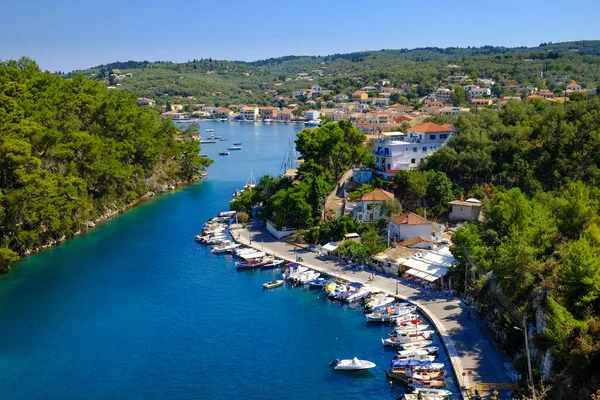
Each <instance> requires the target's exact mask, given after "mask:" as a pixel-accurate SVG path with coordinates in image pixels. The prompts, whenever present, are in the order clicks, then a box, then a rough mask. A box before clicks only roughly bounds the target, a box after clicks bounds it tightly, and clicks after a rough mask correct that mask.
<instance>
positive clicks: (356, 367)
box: [329, 357, 376, 371]
mask: <svg viewBox="0 0 600 400" xmlns="http://www.w3.org/2000/svg"><path fill="white" fill-rule="evenodd" d="M329 366H331V367H333V369H336V370H338V371H365V370H368V369H371V368H375V367H376V365H375V363H373V362H371V361H367V360H359V359H358V358H356V357H354V358H353V359H352V360H333V361H332V362H331V363H330V364H329Z"/></svg>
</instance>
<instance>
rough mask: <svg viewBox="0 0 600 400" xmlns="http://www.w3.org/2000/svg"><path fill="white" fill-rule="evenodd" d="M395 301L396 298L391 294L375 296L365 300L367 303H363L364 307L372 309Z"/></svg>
mask: <svg viewBox="0 0 600 400" xmlns="http://www.w3.org/2000/svg"><path fill="white" fill-rule="evenodd" d="M395 301H396V299H395V298H393V297H391V296H384V297H376V298H374V299H372V300H369V301H368V302H367V304H366V305H365V307H366V308H367V309H370V310H372V309H374V308H376V307H387V306H389V305H392V304H394V302H395Z"/></svg>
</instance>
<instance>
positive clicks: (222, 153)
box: [219, 151, 230, 156]
mask: <svg viewBox="0 0 600 400" xmlns="http://www.w3.org/2000/svg"><path fill="white" fill-rule="evenodd" d="M229 154H230V153H229V152H228V151H221V152H219V155H220V156H228V155H229Z"/></svg>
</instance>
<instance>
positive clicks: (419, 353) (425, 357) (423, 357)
mask: <svg viewBox="0 0 600 400" xmlns="http://www.w3.org/2000/svg"><path fill="white" fill-rule="evenodd" d="M404 351H406V350H404ZM396 358H398V359H404V360H417V361H429V362H433V360H435V356H432V355H430V354H429V353H428V352H427V351H425V350H424V349H416V350H414V352H413V353H410V354H405V355H399V354H396Z"/></svg>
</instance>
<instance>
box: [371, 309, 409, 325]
mask: <svg viewBox="0 0 600 400" xmlns="http://www.w3.org/2000/svg"><path fill="white" fill-rule="evenodd" d="M415 310H416V307H414V306H413V307H401V306H397V307H392V306H387V307H386V309H385V311H383V312H374V313H370V314H367V315H366V316H365V317H366V318H367V322H390V321H393V320H394V319H395V318H399V317H402V316H404V315H406V314H411V313H413V312H414V311H415Z"/></svg>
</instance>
